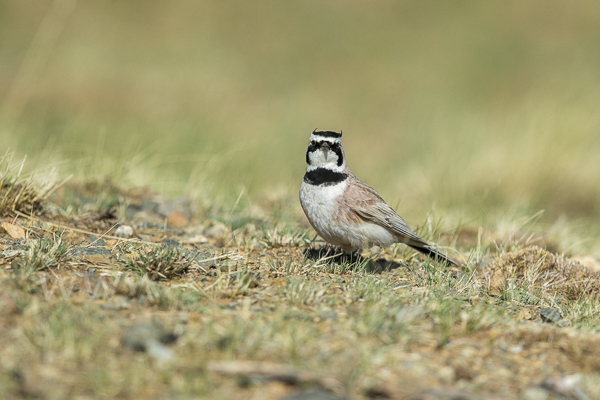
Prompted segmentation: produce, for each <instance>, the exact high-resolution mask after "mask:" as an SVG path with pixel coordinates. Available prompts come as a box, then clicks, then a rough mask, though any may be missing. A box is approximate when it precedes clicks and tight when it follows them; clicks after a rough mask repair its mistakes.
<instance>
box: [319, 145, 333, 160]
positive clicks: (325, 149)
mask: <svg viewBox="0 0 600 400" xmlns="http://www.w3.org/2000/svg"><path fill="white" fill-rule="evenodd" d="M330 148H331V147H330V146H329V143H328V142H325V143H323V144H321V149H320V150H321V151H322V152H323V156H324V157H325V162H327V158H328V156H329V149H330Z"/></svg>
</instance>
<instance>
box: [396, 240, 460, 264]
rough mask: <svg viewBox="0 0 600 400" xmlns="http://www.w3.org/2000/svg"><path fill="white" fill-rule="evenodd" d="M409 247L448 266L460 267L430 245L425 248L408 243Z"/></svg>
mask: <svg viewBox="0 0 600 400" xmlns="http://www.w3.org/2000/svg"><path fill="white" fill-rule="evenodd" d="M407 245H408V246H409V247H411V248H413V249H415V250H417V251H419V252H421V253H423V254H425V255H426V256H428V257H430V258H432V259H434V260H437V261H440V262H443V263H445V264H446V265H447V266H452V265H453V266H455V267H458V263H457V262H456V261H454V260H453V259H451V258H450V257H448V256H447V255H445V254H444V253H440V252H439V251H437V250H436V249H434V248H433V247H431V246H429V245H427V246H424V245H416V244H408V243H407Z"/></svg>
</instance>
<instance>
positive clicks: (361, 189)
mask: <svg viewBox="0 0 600 400" xmlns="http://www.w3.org/2000/svg"><path fill="white" fill-rule="evenodd" d="M352 178H353V179H352ZM351 179H352V182H351V184H349V185H348V188H347V189H346V193H345V194H344V202H346V204H347V206H348V207H349V208H350V210H352V212H354V213H355V214H356V215H358V216H359V217H360V218H361V219H363V220H365V221H369V222H373V223H375V224H377V225H380V226H382V227H384V228H386V229H388V230H390V231H391V232H392V233H394V234H396V235H397V236H398V241H399V242H402V243H405V244H410V245H414V246H419V245H420V246H424V245H428V244H427V242H426V241H424V240H423V239H421V238H420V237H419V236H417V234H416V233H414V232H413V231H412V230H411V229H410V227H409V226H408V225H407V224H406V222H404V220H403V219H402V217H400V216H399V215H398V214H397V213H396V212H395V211H394V209H393V208H392V207H390V206H389V205H388V204H387V203H386V202H385V201H384V200H383V199H382V198H381V196H379V194H377V192H376V191H375V190H374V189H373V188H372V187H370V186H369V185H367V184H366V183H363V182H361V181H359V180H358V179H356V178H355V177H351Z"/></svg>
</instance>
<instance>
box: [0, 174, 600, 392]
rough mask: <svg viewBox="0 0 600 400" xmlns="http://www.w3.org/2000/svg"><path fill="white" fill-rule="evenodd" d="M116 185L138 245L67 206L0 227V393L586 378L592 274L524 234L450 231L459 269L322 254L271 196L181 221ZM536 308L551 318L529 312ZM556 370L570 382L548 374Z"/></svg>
mask: <svg viewBox="0 0 600 400" xmlns="http://www.w3.org/2000/svg"><path fill="white" fill-rule="evenodd" d="M74 187H78V186H74ZM81 187H83V186H81ZM71 190H73V187H72V188H71ZM130 193H133V194H127V192H119V193H118V196H119V197H121V198H122V199H123V201H122V202H119V203H117V205H116V207H117V210H115V214H117V215H125V216H126V217H125V220H123V221H122V222H123V223H126V222H128V221H137V222H136V223H135V224H136V225H135V228H136V235H139V236H141V237H144V238H145V240H148V239H152V240H154V242H155V244H154V245H150V244H148V243H144V242H141V241H140V240H139V239H132V240H130V241H127V242H124V241H121V240H118V239H116V238H115V239H109V238H106V237H105V240H104V241H103V242H99V241H98V238H101V237H102V234H103V233H104V232H105V229H106V228H105V222H106V221H103V220H99V219H90V218H89V213H90V211H89V210H87V211H84V210H81V213H80V214H79V215H78V214H72V215H71V216H70V220H69V225H77V226H80V227H83V226H85V227H86V228H85V229H82V228H77V229H76V230H70V228H69V227H68V225H62V227H63V229H64V232H63V234H62V236H60V239H57V238H58V237H59V236H57V237H56V238H55V239H52V236H51V235H50V234H49V233H47V232H46V231H45V230H44V229H42V228H44V227H48V226H54V225H50V224H49V223H50V222H52V224H54V223H55V222H57V221H56V220H54V218H57V216H53V214H47V215H45V216H44V217H43V218H42V219H30V220H28V221H26V222H25V221H22V222H24V223H23V226H24V227H25V228H26V229H27V230H28V232H30V235H31V237H32V238H31V239H30V240H29V241H27V242H18V241H16V240H14V239H11V238H9V237H6V236H3V237H0V247H1V251H2V254H4V255H6V256H10V257H13V259H12V260H13V261H12V262H11V263H8V264H4V270H3V271H2V272H1V273H0V274H1V275H0V286H1V287H2V290H1V291H0V293H1V295H0V304H1V305H2V307H1V310H2V311H1V312H0V322H1V323H2V324H3V325H6V326H13V327H14V328H13V329H12V330H11V331H10V334H7V335H3V336H0V348H1V349H3V350H2V351H0V352H1V354H0V355H1V356H2V360H3V364H2V365H0V372H1V374H0V376H2V378H1V379H2V380H3V381H2V382H3V384H2V385H0V388H1V390H2V392H1V394H2V396H3V397H7V398H8V397H15V396H38V397H40V396H41V397H57V396H58V397H60V396H65V395H66V393H69V395H86V393H87V394H90V393H91V394H92V395H93V396H107V397H111V398H124V399H125V398H139V397H165V396H166V397H177V396H183V397H186V396H200V397H209V398H217V399H219V398H222V399H226V398H246V397H247V396H250V395H251V394H252V393H254V395H256V393H259V394H260V395H261V397H262V398H266V399H279V398H281V397H282V396H284V395H285V394H288V393H290V392H292V391H295V390H302V389H303V388H306V387H315V386H316V387H319V388H321V389H322V390H331V391H334V392H336V393H338V394H345V395H347V396H350V398H355V399H368V398H377V397H378V396H379V397H384V398H385V397H388V398H404V397H412V398H429V397H427V396H437V395H436V393H438V395H439V393H442V392H444V393H455V394H456V395H457V396H458V395H460V396H463V397H465V396H466V398H473V399H479V398H481V399H483V398H493V396H497V398H503V399H504V398H523V397H524V396H526V395H528V394H527V393H529V392H532V393H533V392H536V391H537V392H541V393H544V395H546V396H554V395H557V396H558V395H559V394H560V393H561V392H560V390H567V391H570V390H574V391H576V392H577V391H580V392H582V393H586V394H587V395H588V396H590V397H593V396H595V395H596V394H597V393H598V392H599V390H600V386H598V384H597V382H598V367H597V365H596V364H597V363H596V362H595V361H594V360H595V351H594V350H593V349H594V346H596V344H597V341H598V338H597V335H598V334H597V332H599V331H600V318H598V315H600V314H599V313H598V312H599V311H600V302H599V300H598V299H597V297H596V296H595V294H594V291H593V290H590V289H591V288H592V286H593V285H596V282H597V275H596V273H594V272H592V271H590V270H587V269H586V268H585V267H583V266H581V265H579V264H577V263H576V262H575V261H573V260H571V259H569V258H568V257H565V256H560V255H557V254H555V253H551V252H548V251H546V250H543V249H542V248H540V247H537V246H531V245H529V244H528V241H527V240H522V239H519V238H523V237H531V233H528V232H526V231H520V232H512V233H510V234H508V235H507V236H506V237H503V234H501V233H500V231H497V233H496V234H492V233H491V232H488V234H487V235H483V234H482V235H479V236H468V235H463V236H462V237H461V238H460V240H461V244H460V246H459V247H458V248H457V250H458V251H459V252H460V251H464V253H463V256H464V258H466V259H468V261H467V263H466V264H465V265H464V266H463V267H462V268H461V269H458V268H455V269H444V268H441V267H440V266H439V265H437V264H432V263H431V262H430V260H427V259H424V258H421V256H419V255H415V254H413V253H405V252H404V251H399V250H398V249H390V250H386V251H384V252H382V253H381V254H380V257H381V258H375V259H371V260H369V259H363V260H360V259H358V260H354V261H352V260H342V261H336V257H335V254H336V253H335V252H333V253H332V252H329V253H327V252H320V251H318V250H319V248H320V247H322V243H321V242H319V241H317V242H312V244H310V245H309V244H306V242H303V241H300V242H297V239H294V240H288V239H289V238H301V237H304V236H305V235H307V232H306V231H305V230H304V229H303V228H301V227H300V226H299V225H298V222H297V221H295V220H293V219H290V218H289V217H288V219H287V223H286V225H285V228H283V227H282V225H278V224H281V223H282V220H281V216H280V215H278V212H276V210H274V212H273V214H272V215H271V216H266V217H265V219H264V220H263V221H262V224H263V225H262V226H263V227H264V229H256V226H255V222H252V220H247V222H246V223H242V222H241V219H240V217H239V216H238V215H232V214H231V213H230V212H229V211H225V215H226V217H227V218H232V219H235V220H236V224H238V225H239V224H241V226H240V227H238V228H237V229H226V230H222V229H214V228H215V227H219V226H220V225H219V223H218V222H216V221H214V220H212V221H203V225H197V224H191V225H190V226H189V227H187V228H186V229H183V230H182V229H179V228H174V227H169V226H165V225H160V224H159V225H158V226H155V225H154V224H153V223H152V221H155V220H159V219H155V218H157V217H158V214H157V212H156V211H153V210H156V209H158V208H160V207H155V206H151V207H150V208H147V209H146V208H143V207H138V208H135V210H136V213H134V214H128V213H126V212H123V210H120V209H118V208H119V207H127V204H130V202H131V201H132V200H133V198H131V197H130V196H132V195H133V196H136V198H137V197H139V193H140V191H130ZM145 193H146V196H148V198H153V199H156V198H157V197H156V196H154V195H152V193H151V192H149V191H145ZM99 194H101V191H100V193H99ZM69 198H73V199H77V198H78V197H77V196H72V197H69ZM93 203H94V204H99V203H98V202H93ZM149 203H150V202H147V201H146V202H142V204H149ZM142 216H144V217H145V219H142V218H141V217H142ZM60 218H65V217H64V216H61V217H60ZM128 218H130V219H131V220H129V219H128ZM78 220H80V221H79V222H77V221H78ZM276 220H277V221H279V222H277V223H275V221H276ZM53 221H54V222H53ZM269 226H272V228H271V229H269V228H268V227H269ZM434 226H435V224H432V225H431V227H432V228H433V227H434ZM465 230H468V229H465ZM86 231H87V232H90V233H93V234H94V235H95V236H94V237H90V236H89V234H88V233H85V232H86ZM442 233H443V232H441V231H439V230H436V229H433V230H432V231H430V234H431V235H434V236H435V237H438V238H441V240H442V244H443V242H444V241H445V240H452V238H453V237H455V236H453V235H444V234H442ZM459 236H460V235H459ZM265 238H269V240H265ZM499 238H500V239H502V246H499V245H498V243H497V242H496V240H498V239H499ZM165 240H168V242H167V243H168V245H166V244H165V245H161V244H160V243H162V242H164V241H165ZM175 242H177V243H178V245H179V246H180V247H173V246H174V245H175ZM92 243H93V244H92ZM227 243H229V245H228V244H227ZM20 246H25V247H20ZM26 246H29V247H28V248H27V247H26ZM150 246H151V247H150ZM230 246H236V247H230ZM237 246H239V247H237ZM13 249H16V250H13ZM65 249H68V252H67V253H66V254H67V255H68V256H65ZM502 249H508V250H507V251H504V250H502ZM42 250H43V251H42ZM467 253H468V255H467ZM34 255H35V257H34ZM119 259H120V260H131V261H129V263H127V262H125V263H124V262H119V261H118V260H119ZM19 260H21V261H19ZM24 260H29V261H28V262H27V263H25V262H24ZM36 260H38V261H40V260H41V261H40V262H38V261H36ZM44 260H46V261H44ZM48 260H54V261H53V262H51V263H50V262H49V261H48ZM42 261H43V262H42ZM26 265H31V266H34V265H35V267H31V268H26V267H25V266H26ZM25 272H27V273H25ZM499 274H501V275H499ZM498 276H501V277H502V284H501V285H500V284H498V285H497V286H495V285H494V284H495V283H497V282H496V281H497V277H498ZM584 278H585V279H587V286H582V285H581V284H580V281H581V280H582V279H584ZM594 287H595V286H594ZM548 307H550V308H553V309H555V310H556V312H558V314H559V315H560V316H561V319H560V320H557V322H555V323H552V322H544V320H543V319H542V318H541V312H542V309H545V308H548ZM24 338H26V339H24ZM8 343H11V345H10V346H9V345H8ZM40 357H41V358H42V359H43V360H44V361H43V362H41V363H40V362H33V360H39V359H40ZM48 374H50V375H48ZM45 376H46V377H47V376H52V380H50V381H49V380H47V379H46V380H44V379H41V378H42V377H45ZM577 376H579V378H577ZM557 379H566V380H568V382H571V381H572V382H574V383H571V384H570V385H571V386H568V387H567V389H565V388H564V384H562V383H561V382H562V381H560V380H557ZM561 385H562V386H561ZM573 385H574V386H573ZM90 388H92V389H90ZM561 388H562V389H561ZM565 393H566V392H565ZM563 394H564V393H563ZM433 398H435V397H433Z"/></svg>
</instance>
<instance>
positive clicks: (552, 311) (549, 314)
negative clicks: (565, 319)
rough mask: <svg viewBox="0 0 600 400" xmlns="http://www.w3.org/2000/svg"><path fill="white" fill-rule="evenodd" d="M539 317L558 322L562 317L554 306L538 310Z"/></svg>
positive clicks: (543, 319) (546, 320)
mask: <svg viewBox="0 0 600 400" xmlns="http://www.w3.org/2000/svg"><path fill="white" fill-rule="evenodd" d="M540 317H541V318H542V321H544V322H555V323H556V322H558V321H560V320H561V319H562V315H560V311H558V310H557V309H556V308H552V307H543V308H542V309H541V310H540Z"/></svg>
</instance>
